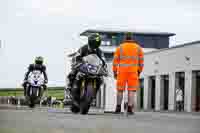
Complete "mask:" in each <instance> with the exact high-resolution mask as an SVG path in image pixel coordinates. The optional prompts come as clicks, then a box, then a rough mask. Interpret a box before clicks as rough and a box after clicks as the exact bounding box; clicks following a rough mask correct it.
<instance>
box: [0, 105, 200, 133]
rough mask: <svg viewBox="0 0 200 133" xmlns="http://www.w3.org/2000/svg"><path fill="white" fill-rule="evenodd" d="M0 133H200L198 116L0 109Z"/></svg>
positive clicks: (50, 109)
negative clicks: (82, 113) (84, 113)
mask: <svg viewBox="0 0 200 133" xmlns="http://www.w3.org/2000/svg"><path fill="white" fill-rule="evenodd" d="M0 133H200V115H199V114H191V113H179V114H178V113H159V112H136V114H135V115H133V116H128V117H126V115H123V114H120V115H116V114H109V113H103V112H102V111H99V110H96V109H92V110H91V112H90V113H89V114H88V115H80V114H72V113H71V112H70V111H69V109H67V108H66V109H55V108H41V107H36V108H35V109H29V108H27V107H15V106H8V107H5V106H0Z"/></svg>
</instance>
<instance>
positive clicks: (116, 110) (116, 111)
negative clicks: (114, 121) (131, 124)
mask: <svg viewBox="0 0 200 133" xmlns="http://www.w3.org/2000/svg"><path fill="white" fill-rule="evenodd" d="M120 113H121V105H117V106H116V109H115V112H114V114H120Z"/></svg>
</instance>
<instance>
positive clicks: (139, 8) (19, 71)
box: [0, 0, 200, 87]
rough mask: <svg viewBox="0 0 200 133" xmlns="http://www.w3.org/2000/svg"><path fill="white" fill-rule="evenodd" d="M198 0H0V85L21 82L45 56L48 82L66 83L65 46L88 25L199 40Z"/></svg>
mask: <svg viewBox="0 0 200 133" xmlns="http://www.w3.org/2000/svg"><path fill="white" fill-rule="evenodd" d="M199 24H200V2H199V0H165V1H164V0H163V1H161V0H151V1H147V0H140V1H136V0H15V1H14V0H0V40H2V45H3V47H2V48H1V49H0V59H1V69H0V82H1V83H0V87H2V86H3V87H4V86H6V87H7V86H19V85H20V83H21V81H22V80H23V76H24V73H25V71H26V68H27V65H28V64H30V63H32V62H33V58H34V57H35V56H36V55H42V56H44V57H45V59H46V61H45V63H46V64H47V66H48V75H49V80H50V84H52V85H53V84H54V85H64V78H65V75H64V71H65V67H66V66H65V64H64V49H66V48H76V47H79V46H80V45H82V44H81V41H80V39H79V34H80V33H81V32H83V31H84V30H86V29H87V28H113V29H118V28H125V29H144V30H145V29H146V30H153V31H163V32H172V33H175V34H176V36H175V37H173V38H171V40H170V46H174V45H177V44H182V43H186V42H190V41H195V40H200V30H199Z"/></svg>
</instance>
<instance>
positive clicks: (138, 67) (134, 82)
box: [113, 41, 144, 91]
mask: <svg viewBox="0 0 200 133" xmlns="http://www.w3.org/2000/svg"><path fill="white" fill-rule="evenodd" d="M143 67H144V53H143V50H142V48H141V47H140V46H139V45H138V44H137V43H136V42H134V41H125V42H124V43H122V44H121V45H120V46H119V47H118V48H117V49H116V51H115V53H114V60H113V72H116V73H117V90H125V88H127V89H128V90H131V91H136V90H137V89H139V73H141V72H142V70H143Z"/></svg>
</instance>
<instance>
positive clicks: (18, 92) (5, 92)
mask: <svg viewBox="0 0 200 133" xmlns="http://www.w3.org/2000/svg"><path fill="white" fill-rule="evenodd" d="M23 95H24V91H23V89H22V88H16V89H13V88H12V89H0V96H23ZM48 96H52V97H56V98H57V99H64V87H49V88H48Z"/></svg>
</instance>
